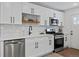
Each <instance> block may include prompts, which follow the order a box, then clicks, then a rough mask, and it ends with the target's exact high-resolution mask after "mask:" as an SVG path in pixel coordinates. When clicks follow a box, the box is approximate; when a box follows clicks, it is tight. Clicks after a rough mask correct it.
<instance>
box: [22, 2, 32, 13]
mask: <svg viewBox="0 0 79 59" xmlns="http://www.w3.org/2000/svg"><path fill="white" fill-rule="evenodd" d="M22 5H23V7H22V11H23V13H31V6H30V4H29V3H23V4H22Z"/></svg>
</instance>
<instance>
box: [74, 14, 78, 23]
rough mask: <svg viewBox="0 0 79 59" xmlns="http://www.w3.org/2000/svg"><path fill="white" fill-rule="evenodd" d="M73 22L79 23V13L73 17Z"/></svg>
mask: <svg viewBox="0 0 79 59" xmlns="http://www.w3.org/2000/svg"><path fill="white" fill-rule="evenodd" d="M73 24H79V15H77V16H74V18H73Z"/></svg>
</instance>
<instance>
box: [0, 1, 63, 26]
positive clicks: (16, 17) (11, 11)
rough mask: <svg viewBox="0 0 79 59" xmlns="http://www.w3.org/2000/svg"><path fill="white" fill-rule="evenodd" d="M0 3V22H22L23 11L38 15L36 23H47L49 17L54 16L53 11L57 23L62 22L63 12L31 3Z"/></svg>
mask: <svg viewBox="0 0 79 59" xmlns="http://www.w3.org/2000/svg"><path fill="white" fill-rule="evenodd" d="M0 4H1V5H0V23H1V24H22V18H23V17H22V14H23V13H26V14H32V15H39V16H40V18H39V19H38V20H39V23H36V21H35V23H36V25H37V24H38V25H49V17H54V13H55V14H56V18H57V19H58V20H59V25H61V23H62V22H63V12H60V11H56V10H53V9H49V8H45V7H42V6H38V5H35V4H33V3H26V2H1V3H0ZM36 19H37V18H36ZM23 22H25V21H23ZM33 22H34V21H33ZM30 23H31V22H30ZM32 24H34V23H32Z"/></svg>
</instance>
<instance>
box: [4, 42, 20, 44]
mask: <svg viewBox="0 0 79 59" xmlns="http://www.w3.org/2000/svg"><path fill="white" fill-rule="evenodd" d="M5 44H21V42H7V43H5Z"/></svg>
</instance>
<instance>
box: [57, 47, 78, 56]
mask: <svg viewBox="0 0 79 59" xmlns="http://www.w3.org/2000/svg"><path fill="white" fill-rule="evenodd" d="M58 54H60V55H62V56H64V57H79V50H77V49H73V48H66V49H64V50H63V51H60V52H58Z"/></svg>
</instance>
